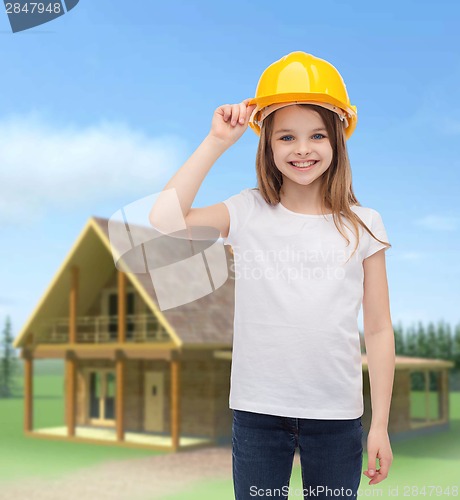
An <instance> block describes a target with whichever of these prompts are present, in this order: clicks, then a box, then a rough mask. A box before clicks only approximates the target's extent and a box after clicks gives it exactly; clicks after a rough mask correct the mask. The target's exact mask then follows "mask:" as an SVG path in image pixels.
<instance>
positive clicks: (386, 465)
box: [379, 458, 390, 479]
mask: <svg viewBox="0 0 460 500" xmlns="http://www.w3.org/2000/svg"><path fill="white" fill-rule="evenodd" d="M379 462H380V469H379V472H380V474H381V475H382V476H383V479H385V478H387V477H388V472H389V470H390V460H388V459H386V458H380V459H379Z"/></svg>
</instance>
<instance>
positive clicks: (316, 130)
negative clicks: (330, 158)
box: [275, 127, 327, 134]
mask: <svg viewBox="0 0 460 500" xmlns="http://www.w3.org/2000/svg"><path fill="white" fill-rule="evenodd" d="M320 130H322V131H324V132H327V130H326V129H325V128H324V127H320V128H314V129H313V130H312V132H319V131H320ZM281 132H294V130H292V129H290V128H282V129H279V130H277V131H276V132H275V134H280V133H281Z"/></svg>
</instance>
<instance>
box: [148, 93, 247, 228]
mask: <svg viewBox="0 0 460 500" xmlns="http://www.w3.org/2000/svg"><path fill="white" fill-rule="evenodd" d="M249 101H250V99H245V100H244V101H242V102H241V103H239V104H233V105H230V104H224V105H223V106H219V107H218V108H217V109H216V110H215V112H214V115H213V119H212V124H211V130H210V132H209V134H208V135H207V136H206V138H205V139H204V140H203V142H202V143H201V144H200V145H199V146H198V148H197V149H196V150H195V151H194V153H193V154H192V155H191V156H190V158H189V159H188V160H187V161H186V162H185V163H184V164H183V165H182V167H181V168H180V169H179V170H178V171H177V172H176V173H175V174H174V176H173V177H172V178H171V180H170V181H169V182H168V183H167V184H166V186H165V187H164V188H163V191H162V192H161V193H160V194H159V196H158V199H157V200H156V202H155V204H154V205H153V207H152V209H151V211H150V214H149V220H150V223H151V224H152V226H154V227H155V228H157V229H158V230H159V231H161V232H165V233H168V232H170V230H174V229H173V228H175V227H177V220H173V217H177V210H176V209H177V200H179V203H180V208H181V211H182V216H183V218H184V219H185V223H186V225H187V226H211V227H216V228H217V229H219V231H220V232H221V235H222V236H224V237H226V236H227V234H228V227H229V223H230V222H229V214H228V210H227V208H226V207H225V205H224V203H217V204H216V205H211V206H209V207H204V208H191V206H192V203H193V201H194V199H195V197H196V194H197V192H198V190H199V188H200V186H201V184H202V183H203V181H204V179H205V177H206V175H207V174H208V172H209V170H210V169H211V167H212V166H213V165H214V163H215V162H216V160H217V159H218V158H219V157H220V156H221V155H222V153H224V152H225V151H226V150H227V149H228V148H229V147H230V146H231V145H233V144H234V143H235V142H236V141H237V140H238V139H239V138H240V137H241V136H242V135H243V133H244V132H245V130H246V129H247V127H248V123H249V118H250V116H251V113H252V111H253V109H254V108H255V106H254V105H253V106H248V102H249ZM170 189H175V196H170V193H169V194H168V195H166V193H165V191H167V190H170ZM163 193H165V195H164V196H162V194H163Z"/></svg>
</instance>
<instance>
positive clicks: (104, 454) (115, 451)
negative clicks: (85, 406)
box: [0, 361, 163, 485]
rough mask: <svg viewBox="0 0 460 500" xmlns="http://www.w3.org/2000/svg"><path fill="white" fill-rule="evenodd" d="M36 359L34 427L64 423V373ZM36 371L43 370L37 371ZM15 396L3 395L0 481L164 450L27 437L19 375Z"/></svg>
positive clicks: (47, 474)
mask: <svg viewBox="0 0 460 500" xmlns="http://www.w3.org/2000/svg"><path fill="white" fill-rule="evenodd" d="M41 363H42V361H38V362H36V366H35V369H36V371H34V380H33V383H34V387H33V392H34V401H33V405H34V410H33V413H34V428H38V427H50V426H56V425H58V426H61V425H64V422H65V421H64V399H63V389H64V387H63V376H62V375H59V373H58V372H59V369H58V372H57V373H53V370H48V367H49V365H46V364H43V365H42V366H40V364H41ZM36 372H42V373H44V374H40V375H38V374H37V373H36ZM16 382H17V385H18V391H17V393H16V394H15V397H13V398H8V399H0V450H1V453H0V485H1V483H2V482H3V481H12V480H18V479H22V478H24V479H25V478H28V477H32V476H38V477H41V478H43V477H60V476H62V475H63V474H64V473H67V472H72V471H75V470H77V469H79V468H83V467H88V465H92V464H100V463H102V462H105V461H107V460H117V459H120V460H125V459H128V458H139V457H145V456H151V455H158V454H162V453H163V452H156V451H149V450H141V449H133V448H123V447H120V446H103V445H96V444H94V445H92V444H87V443H78V442H69V441H57V440H56V441H54V440H52V439H49V440H48V439H46V440H44V439H37V438H29V437H25V436H24V433H23V425H24V424H23V422H24V404H23V396H22V387H23V380H22V377H21V378H18V379H17V381H16Z"/></svg>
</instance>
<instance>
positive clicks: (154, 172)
mask: <svg viewBox="0 0 460 500" xmlns="http://www.w3.org/2000/svg"><path fill="white" fill-rule="evenodd" d="M186 150H187V144H186V143H185V141H183V140H182V139H180V138H179V137H177V136H173V135H167V136H162V137H155V138H152V137H148V136H147V135H146V134H145V133H143V132H142V131H139V130H134V129H132V128H130V127H129V126H127V125H125V124H123V123H111V122H107V121H101V122H100V123H98V124H94V125H91V126H87V127H77V126H75V125H73V124H69V125H66V126H65V127H58V126H54V125H51V124H49V123H46V122H45V121H44V120H43V119H42V118H40V117H39V116H37V115H35V114H32V115H27V116H12V117H9V118H7V119H4V120H3V121H0V225H6V224H12V225H17V224H21V221H25V220H27V221H28V223H30V219H31V218H32V219H37V218H38V217H40V216H42V215H43V214H44V212H46V210H47V209H49V208H54V209H56V208H61V209H62V208H73V207H75V208H80V207H84V206H88V205H90V204H94V203H95V202H104V201H106V200H109V199H114V198H115V197H116V196H120V195H124V196H126V194H128V195H130V194H132V195H133V196H139V194H140V193H141V194H142V193H143V194H145V190H146V189H147V190H151V192H152V193H154V192H157V191H161V190H162V189H163V188H164V185H165V184H166V182H167V181H168V180H169V179H170V178H171V176H172V175H173V174H174V172H175V171H177V169H178V168H179V167H180V165H181V163H183V161H184V157H185V154H186Z"/></svg>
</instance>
